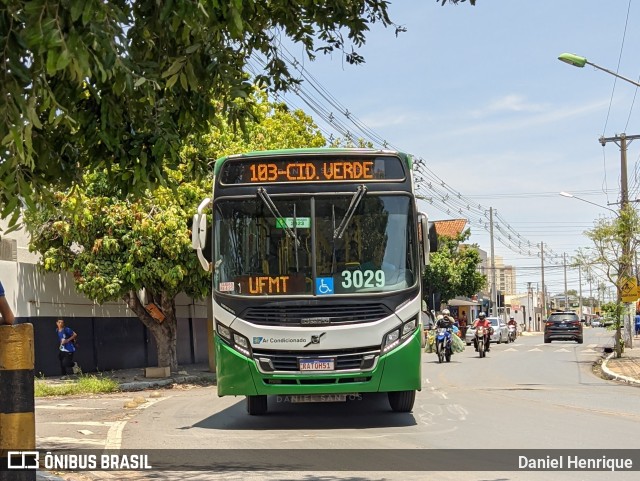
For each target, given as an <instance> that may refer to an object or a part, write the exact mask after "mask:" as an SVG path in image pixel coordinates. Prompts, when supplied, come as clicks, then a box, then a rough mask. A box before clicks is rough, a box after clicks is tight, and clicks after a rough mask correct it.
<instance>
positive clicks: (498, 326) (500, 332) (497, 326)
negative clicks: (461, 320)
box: [464, 317, 509, 346]
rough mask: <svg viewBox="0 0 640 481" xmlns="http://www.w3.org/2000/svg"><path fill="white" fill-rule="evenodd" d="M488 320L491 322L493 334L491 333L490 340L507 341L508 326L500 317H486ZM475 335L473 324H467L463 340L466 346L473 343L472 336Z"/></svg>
mask: <svg viewBox="0 0 640 481" xmlns="http://www.w3.org/2000/svg"><path fill="white" fill-rule="evenodd" d="M487 319H489V322H491V327H493V334H492V335H491V342H497V343H498V344H500V343H501V342H503V341H504V342H507V338H508V334H509V331H508V328H507V325H506V324H505V323H504V321H503V320H502V319H500V318H499V317H487ZM475 336H476V330H475V329H474V328H473V326H469V327H468V328H467V334H466V335H465V337H464V342H465V343H466V344H467V346H470V345H471V344H473V338H474V337H475Z"/></svg>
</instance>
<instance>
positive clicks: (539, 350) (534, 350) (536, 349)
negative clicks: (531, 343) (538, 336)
mask: <svg viewBox="0 0 640 481" xmlns="http://www.w3.org/2000/svg"><path fill="white" fill-rule="evenodd" d="M536 351H537V352H542V349H538V348H537V347H536V348H535V349H529V352H536Z"/></svg>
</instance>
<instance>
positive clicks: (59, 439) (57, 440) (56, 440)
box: [38, 436, 104, 447]
mask: <svg viewBox="0 0 640 481" xmlns="http://www.w3.org/2000/svg"><path fill="white" fill-rule="evenodd" d="M48 443H51V444H52V445H54V446H55V445H57V444H79V445H83V444H84V445H86V444H90V445H92V446H100V447H102V446H104V441H103V440H101V439H87V438H82V439H80V438H69V437H63V436H49V437H44V438H40V437H39V438H38V446H42V445H43V444H48Z"/></svg>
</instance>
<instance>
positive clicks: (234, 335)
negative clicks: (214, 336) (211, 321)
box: [216, 320, 251, 357]
mask: <svg viewBox="0 0 640 481" xmlns="http://www.w3.org/2000/svg"><path fill="white" fill-rule="evenodd" d="M216 331H217V332H218V335H219V336H220V337H221V338H222V339H223V340H224V341H225V342H226V343H227V344H228V345H229V346H231V347H232V348H233V349H235V350H236V351H238V352H239V353H241V354H243V355H245V356H247V357H251V345H250V344H249V339H247V338H246V337H244V336H243V335H242V334H240V333H238V332H236V331H234V330H233V329H231V328H229V327H227V326H225V325H224V324H220V323H219V322H218V321H217V320H216Z"/></svg>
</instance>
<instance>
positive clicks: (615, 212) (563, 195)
mask: <svg viewBox="0 0 640 481" xmlns="http://www.w3.org/2000/svg"><path fill="white" fill-rule="evenodd" d="M560 195H561V196H562V197H571V198H572V199H578V200H581V201H582V202H586V203H587V204H591V205H595V206H596V207H600V208H602V209H607V210H610V211H611V212H613V213H614V214H615V215H616V216H617V215H618V212H617V211H615V210H613V209H610V208H609V207H605V206H604V205H600V204H596V203H595V202H591V201H590V200H587V199H583V198H582V197H578V196H576V195H573V194H570V193H569V192H560Z"/></svg>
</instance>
